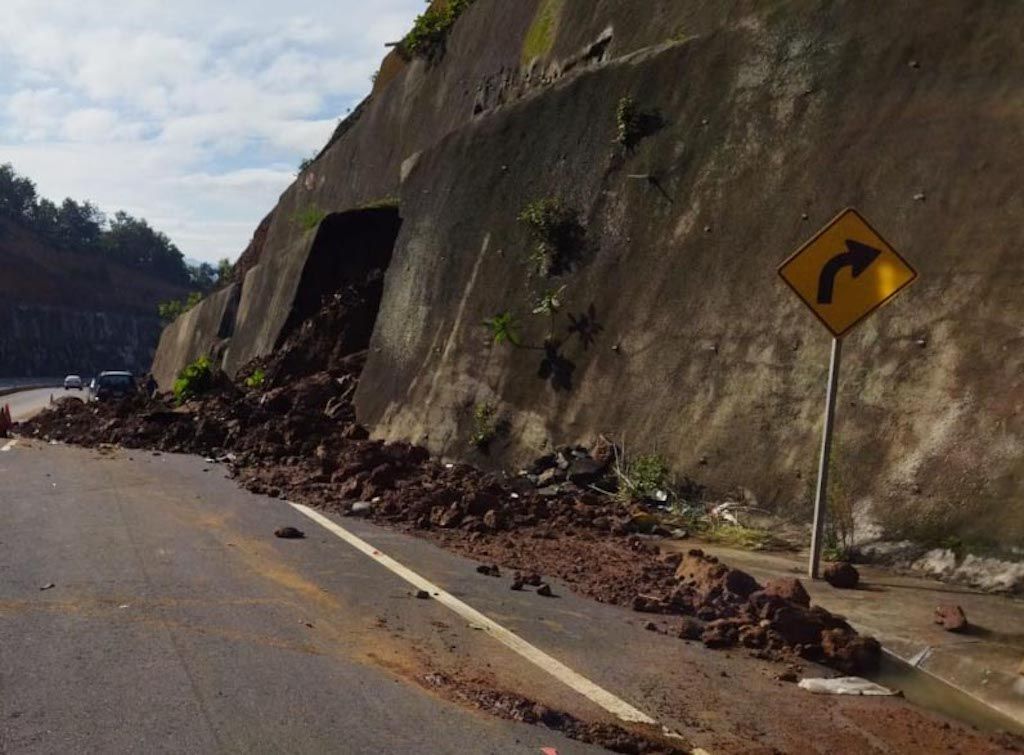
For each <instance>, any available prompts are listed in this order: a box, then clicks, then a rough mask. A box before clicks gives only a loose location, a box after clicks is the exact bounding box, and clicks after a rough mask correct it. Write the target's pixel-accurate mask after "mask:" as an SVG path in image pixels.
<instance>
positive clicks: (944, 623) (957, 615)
mask: <svg viewBox="0 0 1024 755" xmlns="http://www.w3.org/2000/svg"><path fill="white" fill-rule="evenodd" d="M935 623H936V624H939V625H940V626H941V627H942V628H943V629H945V630H946V631H947V632H964V631H966V630H967V615H966V614H965V613H964V609H962V608H961V607H960V606H954V605H941V606H937V607H936V608H935Z"/></svg>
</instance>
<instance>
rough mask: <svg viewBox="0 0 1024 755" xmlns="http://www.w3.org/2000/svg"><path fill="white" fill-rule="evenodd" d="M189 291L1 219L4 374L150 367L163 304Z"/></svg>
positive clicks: (0, 359) (0, 353) (0, 356)
mask: <svg viewBox="0 0 1024 755" xmlns="http://www.w3.org/2000/svg"><path fill="white" fill-rule="evenodd" d="M184 293H185V292H184V290H183V289H181V288H179V287H177V286H174V285H171V284H168V283H167V282H165V281H162V280H159V279H157V278H154V277H152V276H150V275H147V274H145V273H142V272H140V271H138V270H133V269H130V268H126V267H123V266H121V265H118V264H115V263H113V262H111V261H109V260H106V259H103V258H97V257H95V256H91V255H85V254H80V253H75V252H67V251H62V250H58V249H54V248H53V247H51V246H49V244H48V243H46V242H45V241H44V240H42V239H40V238H39V237H38V236H36V234H34V233H33V232H32V231H30V230H29V229H27V228H24V227H22V226H21V225H18V224H16V223H13V222H11V221H9V220H6V219H4V218H0V377H31V376H42V377H63V376H64V375H66V374H68V373H78V374H80V375H83V376H89V375H93V374H95V373H96V372H99V371H101V370H130V371H132V372H136V373H142V372H145V371H146V370H148V369H149V366H150V364H151V363H152V361H153V354H154V349H155V348H156V344H157V340H158V339H159V337H160V329H161V327H162V326H161V323H160V319H159V318H158V317H157V314H156V310H157V304H158V303H159V302H161V301H166V300H168V299H172V298H180V297H182V296H184Z"/></svg>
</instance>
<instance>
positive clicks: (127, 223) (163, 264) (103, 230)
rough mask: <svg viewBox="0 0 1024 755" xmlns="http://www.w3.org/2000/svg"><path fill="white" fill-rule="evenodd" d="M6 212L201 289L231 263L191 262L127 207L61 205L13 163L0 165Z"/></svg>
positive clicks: (54, 240)
mask: <svg viewBox="0 0 1024 755" xmlns="http://www.w3.org/2000/svg"><path fill="white" fill-rule="evenodd" d="M0 217H4V218H7V219H9V220H12V221H14V222H16V223H18V224H20V225H23V226H27V227H28V228H31V229H32V230H33V231H34V232H35V233H36V234H38V235H39V236H41V237H42V238H44V239H45V240H47V241H48V242H50V244H52V245H53V246H55V247H57V248H59V249H63V250H67V251H73V252H78V253H80V254H90V255H96V256H103V257H106V258H107V259H110V260H112V261H115V262H118V263H120V264H122V265H125V266H127V267H132V268H135V269H137V270H142V271H145V272H147V273H149V274H151V275H153V276H156V277H158V278H160V279H162V280H165V281H167V282H168V283H172V284H175V285H179V286H182V287H186V286H187V287H190V288H193V289H198V290H199V291H204V292H205V291H209V290H210V289H211V288H213V287H214V285H216V283H217V280H218V278H219V277H220V276H221V275H223V274H224V273H225V272H228V271H230V267H231V265H230V262H228V261H227V260H222V261H221V263H220V265H219V266H218V267H216V268H215V267H214V266H213V265H210V264H207V263H203V264H201V265H188V264H186V263H185V256H184V255H183V254H182V253H181V250H179V249H178V247H177V246H175V245H174V242H172V241H171V240H170V239H169V238H168V237H167V235H166V234H164V233H162V232H160V231H157V230H154V229H153V228H151V227H150V225H149V223H147V222H146V221H145V220H143V219H141V218H136V217H132V216H131V215H129V214H128V213H126V212H123V211H121V212H116V213H114V215H113V216H112V217H108V216H107V215H105V214H104V213H103V212H102V211H101V210H100V209H99V208H98V207H96V205H94V204H92V203H91V202H88V201H86V202H76V201H75V200H73V199H71V198H70V197H69V198H67V199H65V200H64V201H63V202H61V203H60V204H59V205H58V204H56V203H54V202H51V201H50V200H49V199H46V198H45V197H40V196H39V195H38V194H37V193H36V186H35V184H34V183H33V182H32V180H31V179H29V178H26V177H24V176H20V175H18V173H17V172H16V171H15V170H14V168H13V166H11V164H10V163H5V164H4V165H0Z"/></svg>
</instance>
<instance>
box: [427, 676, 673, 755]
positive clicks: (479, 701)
mask: <svg viewBox="0 0 1024 755" xmlns="http://www.w3.org/2000/svg"><path fill="white" fill-rule="evenodd" d="M422 680H423V684H424V685H425V686H427V687H428V688H430V689H432V690H434V691H435V692H437V693H439V694H441V695H444V696H445V697H447V698H448V699H450V700H453V701H454V702H457V703H460V704H462V705H469V706H471V707H473V708H476V709H477V710H480V711H482V712H484V713H488V714H490V715H492V716H497V717H499V718H503V719H505V720H509V721H519V722H522V723H527V724H532V725H535V726H544V727H546V728H548V729H551V730H552V731H558V732H561V733H562V734H564V735H565V736H566V737H568V738H569V739H574V740H576V741H578V742H583V743H585V744H592V745H596V746H597V747H603V748H604V749H606V750H609V751H611V752H619V753H629V754H630V755H684V753H687V752H689V751H690V747H689V746H685V743H684V742H682V741H680V740H679V739H674V740H671V741H670V740H668V739H663V738H662V737H661V736H659V735H658V734H656V733H654V732H650V731H632V730H630V729H626V728H624V727H622V726H618V725H617V724H611V723H588V722H586V721H583V720H581V719H579V718H576V717H575V716H573V715H571V714H569V713H565V712H563V711H559V710H555V709H554V708H550V707H548V706H546V705H543V704H542V703H538V702H536V701H534V700H530V699H529V698H526V697H523V696H522V695H519V694H516V693H514V692H504V691H502V690H496V689H493V688H491V687H489V686H484V685H482V684H479V683H477V682H470V681H463V680H461V679H455V678H453V677H451V676H448V675H446V674H439V673H431V674H427V675H425V676H424V677H422Z"/></svg>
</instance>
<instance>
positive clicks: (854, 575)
mask: <svg viewBox="0 0 1024 755" xmlns="http://www.w3.org/2000/svg"><path fill="white" fill-rule="evenodd" d="M822 576H824V578H825V581H826V582H828V583H829V584H830V585H832V586H833V587H838V588H839V589H841V590H852V589H853V588H855V587H856V586H857V584H858V583H859V582H860V572H858V571H857V569H856V568H855V567H854V565H853V564H848V563H846V562H845V561H844V562H841V563H836V564H829V565H828V566H826V567H825V573H824V574H823V575H822Z"/></svg>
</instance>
